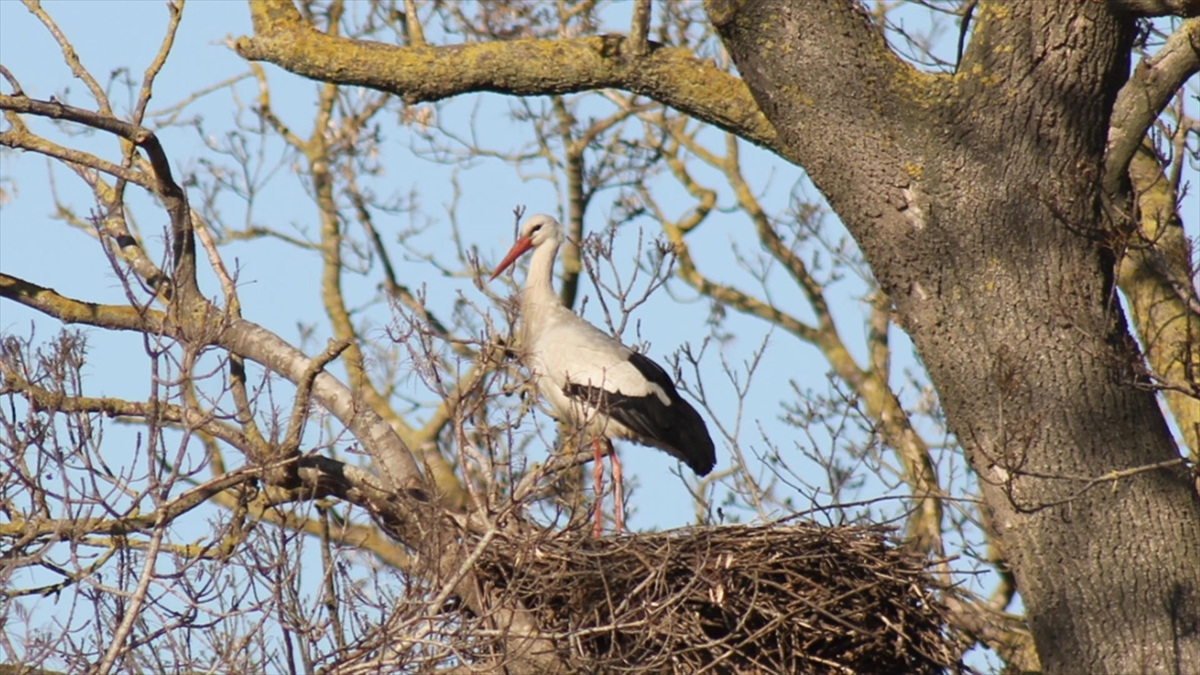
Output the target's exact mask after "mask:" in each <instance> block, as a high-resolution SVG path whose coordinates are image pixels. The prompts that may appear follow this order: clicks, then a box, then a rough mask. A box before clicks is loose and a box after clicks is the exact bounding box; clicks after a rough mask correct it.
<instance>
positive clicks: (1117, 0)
mask: <svg viewBox="0 0 1200 675" xmlns="http://www.w3.org/2000/svg"><path fill="white" fill-rule="evenodd" d="M1108 4H1109V6H1110V7H1112V8H1113V10H1114V11H1117V12H1121V13H1123V14H1128V15H1130V16H1136V17H1144V18H1150V17H1155V16H1197V15H1200V2H1197V0H1108Z"/></svg>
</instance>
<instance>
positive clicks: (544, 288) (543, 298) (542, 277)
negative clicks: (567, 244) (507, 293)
mask: <svg viewBox="0 0 1200 675" xmlns="http://www.w3.org/2000/svg"><path fill="white" fill-rule="evenodd" d="M560 245H562V241H561V240H560V239H558V238H554V239H547V240H546V241H543V242H542V243H541V244H540V245H539V246H537V247H536V248H534V249H533V255H532V256H531V257H530V259H529V272H528V273H527V276H526V277H525V292H524V294H522V296H521V304H522V305H525V306H526V307H529V306H530V305H558V304H560V303H559V299H558V295H557V294H556V293H555V292H554V284H553V283H552V279H553V277H554V259H555V257H556V256H558V247H559V246H560Z"/></svg>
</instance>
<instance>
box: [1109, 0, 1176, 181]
mask: <svg viewBox="0 0 1200 675" xmlns="http://www.w3.org/2000/svg"><path fill="white" fill-rule="evenodd" d="M1198 71H1200V18H1195V19H1188V20H1187V21H1184V22H1183V25H1181V26H1180V27H1179V28H1178V30H1176V31H1175V32H1174V33H1172V34H1171V36H1170V37H1169V38H1167V42H1166V44H1164V45H1163V47H1162V49H1160V50H1159V51H1158V53H1157V54H1155V55H1154V56H1153V57H1151V58H1149V59H1144V60H1142V61H1140V62H1138V65H1137V69H1136V70H1134V72H1133V75H1132V76H1131V77H1130V78H1129V81H1128V82H1126V83H1125V86H1124V87H1121V91H1120V92H1119V93H1118V94H1117V100H1116V102H1115V103H1114V104H1113V111H1112V121H1111V124H1110V126H1109V130H1108V151H1107V157H1106V159H1105V166H1104V189H1105V191H1106V192H1108V194H1110V195H1114V194H1117V192H1118V191H1119V190H1120V188H1121V185H1122V184H1123V183H1124V181H1125V172H1126V171H1127V170H1128V169H1129V163H1130V162H1131V161H1133V155H1134V153H1136V152H1137V150H1138V148H1139V147H1141V145H1142V139H1143V138H1145V136H1146V131H1147V130H1148V129H1150V125H1151V124H1154V120H1155V119H1157V118H1158V115H1159V113H1161V112H1162V110H1163V108H1164V107H1165V106H1166V105H1167V102H1168V101H1170V100H1171V96H1173V95H1174V94H1175V92H1176V91H1178V90H1179V88H1180V87H1182V86H1183V83H1184V82H1186V81H1187V80H1188V78H1190V77H1192V76H1193V75H1195V74H1196V73H1197V72H1198Z"/></svg>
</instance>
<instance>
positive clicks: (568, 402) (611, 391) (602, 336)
mask: <svg viewBox="0 0 1200 675" xmlns="http://www.w3.org/2000/svg"><path fill="white" fill-rule="evenodd" d="M561 244H562V228H561V227H560V226H559V224H558V221H556V220H555V219H554V218H551V217H550V216H546V215H536V216H531V217H530V218H529V219H528V220H526V221H525V223H524V224H523V225H522V227H521V236H520V238H518V239H517V243H516V244H514V245H513V248H512V250H511V251H509V253H508V255H507V256H506V257H505V259H504V261H502V262H501V263H500V265H498V266H497V267H496V271H495V272H494V273H493V274H492V277H493V278H495V277H496V276H498V275H499V274H500V273H501V272H503V271H504V269H505V268H507V267H508V266H509V265H511V264H512V263H513V261H515V260H516V259H517V258H519V257H520V256H521V255H522V254H523V253H525V252H526V251H529V250H530V249H533V256H532V258H531V260H530V261H529V272H528V275H527V277H526V279H525V289H524V291H523V292H522V294H521V335H520V345H519V348H520V349H519V351H520V353H521V356H522V360H523V362H524V364H525V366H526V368H528V370H529V371H530V374H531V375H532V377H533V378H534V379H535V380H536V382H537V387H538V391H539V393H540V394H541V395H542V397H543V398H545V399H546V401H547V402H548V403H549V404H550V407H551V408H552V409H553V410H554V412H555V415H556V417H558V419H560V420H562V421H565V422H568V423H570V424H572V425H573V426H575V427H576V428H578V429H580V430H581V431H582V432H583V433H584V434H585V435H586V438H587V439H588V440H591V441H593V445H594V447H596V448H597V450H596V452H597V458H596V461H597V463H596V467H595V470H596V476H597V483H599V480H600V474H599V471H600V464H599V459H600V451H599V446H598V442H599V441H600V440H601V439H603V440H606V441H607V440H608V439H613V438H619V439H625V440H631V441H635V442H637V443H641V444H643V445H649V446H652V447H655V448H658V449H660V450H664V451H666V452H668V453H670V454H671V455H673V456H675V457H677V458H678V459H680V460H682V461H684V462H686V463H687V464H688V466H690V467H691V468H692V470H693V471H695V472H696V473H697V474H699V475H701V476H703V475H706V474H708V472H709V471H711V470H712V468H713V465H714V464H715V461H716V454H715V450H714V447H713V442H712V439H711V438H710V437H709V435H708V429H707V427H706V426H705V424H704V420H703V418H701V417H700V414H699V413H697V412H696V410H695V408H693V407H692V406H691V405H690V404H688V402H687V401H685V400H684V399H683V398H681V397H680V396H679V393H678V392H677V391H676V389H675V384H674V382H672V381H671V377H670V376H669V375H668V374H667V372H666V371H665V370H663V369H662V367H660V366H659V365H658V364H657V363H655V362H653V361H651V360H650V359H649V358H647V357H645V356H643V355H641V354H639V353H637V352H635V351H633V350H631V349H629V348H628V347H626V346H625V345H623V344H621V343H620V341H618V340H616V339H614V338H613V337H612V336H610V335H608V334H606V333H604V332H603V331H601V330H600V329H598V328H596V327H595V326H593V325H592V324H590V323H588V322H586V321H584V320H583V319H581V318H580V317H579V316H578V315H576V314H575V313H574V312H572V311H571V310H570V309H568V308H566V307H564V306H563V305H562V303H561V302H560V301H559V298H558V295H557V294H556V293H555V292H554V287H553V285H552V284H551V277H552V275H553V270H554V258H555V256H556V255H557V253H558V247H559V246H560V245H561ZM610 457H612V460H613V470H614V482H615V483H616V484H617V486H618V488H619V486H620V479H619V469H620V464H619V462H618V461H617V458H616V454H615V453H612V454H610ZM598 499H599V487H597V500H598ZM598 503H599V501H597V504H598ZM620 506H621V505H620V496H619V493H618V529H619V527H620V510H619V509H620ZM597 513H598V512H597ZM597 527H599V524H597Z"/></svg>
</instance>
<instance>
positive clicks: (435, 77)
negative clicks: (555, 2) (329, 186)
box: [235, 0, 783, 153]
mask: <svg viewBox="0 0 1200 675" xmlns="http://www.w3.org/2000/svg"><path fill="white" fill-rule="evenodd" d="M250 15H251V18H252V19H253V21H254V31H255V35H254V37H241V38H238V40H237V42H236V43H235V48H236V50H237V52H238V54H240V55H241V56H242V57H243V58H246V59H250V60H252V61H268V62H270V63H274V64H275V65H277V66H279V67H281V68H284V69H285V70H288V71H290V72H293V73H296V74H297V75H302V76H304V77H309V78H312V79H316V80H320V81H325V82H336V83H338V84H353V85H359V86H364V87H370V88H372V89H378V90H380V91H386V92H390V93H393V94H396V95H398V96H400V97H402V98H403V99H404V100H405V101H406V102H408V103H420V102H425V101H438V100H441V99H444V98H448V97H450V96H455V95H458V94H463V93H469V92H477V91H490V92H496V93H501V94H513V95H517V96H539V95H548V94H566V93H570V92H578V91H586V90H592V89H604V88H614V89H623V90H626V91H630V92H633V93H635V94H640V95H643V96H648V97H650V98H652V99H654V100H656V101H660V102H662V103H664V104H666V105H669V106H671V107H673V108H675V109H677V110H680V111H682V112H684V113H687V114H688V115H691V116H692V117H695V118H696V119H699V120H701V121H704V122H708V123H710V124H713V125H715V126H718V127H720V128H722V129H726V130H728V131H731V132H733V133H736V134H737V135H739V136H741V137H742V138H745V139H747V140H749V141H751V142H753V143H756V144H758V145H761V146H763V147H766V148H768V149H770V150H772V151H774V152H777V153H779V152H782V149H783V146H781V145H779V144H778V143H777V141H776V138H775V131H774V129H773V128H772V127H771V124H770V123H769V122H767V120H766V118H765V117H763V115H762V113H761V112H759V110H758V106H757V104H756V103H755V102H754V99H753V98H752V97H751V96H750V92H749V90H748V89H747V88H746V85H745V84H744V83H743V82H742V81H741V80H740V79H738V78H737V77H734V76H733V75H730V74H729V73H726V72H724V71H722V70H720V69H718V68H717V67H716V66H714V65H712V64H711V63H710V62H708V61H704V60H701V59H699V58H696V56H695V55H693V54H692V53H691V52H690V51H689V50H687V49H681V48H672V47H657V48H654V49H651V50H650V51H649V53H648V54H647V55H645V56H641V57H639V56H637V55H635V54H633V53H632V51H633V50H632V49H631V47H630V45H629V41H628V40H627V39H626V38H625V37H623V36H619V35H603V36H589V37H581V38H575V39H569V40H512V41H507V42H486V43H471V44H459V45H452V46H445V47H429V46H411V47H396V46H392V45H385V44H381V43H376V42H367V41H363V40H352V39H347V38H340V37H334V36H330V35H324V34H322V33H320V32H318V31H317V30H316V29H314V28H313V27H312V25H310V24H308V23H307V22H305V21H304V19H303V18H302V17H301V16H300V13H299V12H298V11H297V10H296V9H295V7H294V6H293V5H292V2H291V0H253V1H251V2H250Z"/></svg>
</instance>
